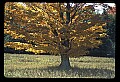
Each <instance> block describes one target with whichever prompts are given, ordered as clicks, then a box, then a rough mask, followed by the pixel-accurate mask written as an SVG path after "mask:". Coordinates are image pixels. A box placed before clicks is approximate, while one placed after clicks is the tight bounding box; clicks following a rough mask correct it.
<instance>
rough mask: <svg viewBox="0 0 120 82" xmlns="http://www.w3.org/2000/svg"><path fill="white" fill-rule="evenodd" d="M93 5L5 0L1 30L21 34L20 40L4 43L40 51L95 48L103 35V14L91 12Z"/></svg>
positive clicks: (77, 52) (84, 51) (70, 51)
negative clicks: (6, 0)
mask: <svg viewBox="0 0 120 82" xmlns="http://www.w3.org/2000/svg"><path fill="white" fill-rule="evenodd" d="M94 12H95V9H94V7H93V5H87V6H85V3H74V5H72V6H71V5H70V3H66V5H65V3H35V2H33V3H29V2H25V3H20V2H7V3H5V11H4V34H9V35H10V36H11V37H12V38H14V39H18V38H22V39H24V40H25V41H26V43H22V42H6V43H5V44H4V46H8V47H11V48H14V49H16V50H25V51H28V52H34V53H35V54H39V53H42V52H49V53H51V54H59V53H60V54H67V55H68V56H80V55H85V54H88V53H89V51H88V49H89V48H98V46H99V45H101V44H102V40H100V39H99V38H103V37H105V36H106V30H105V29H103V26H105V25H106V23H105V21H103V20H102V19H101V17H102V16H103V15H100V14H94Z"/></svg>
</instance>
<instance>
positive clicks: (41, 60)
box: [4, 53, 115, 78]
mask: <svg viewBox="0 0 120 82" xmlns="http://www.w3.org/2000/svg"><path fill="white" fill-rule="evenodd" d="M59 64H60V56H52V55H29V54H8V53H5V54H4V76H5V77H8V78H9V77H10V78H13V77H14V78H114V77H115V59H114V58H105V57H90V56H81V57H79V58H70V64H71V66H72V68H71V69H70V70H68V71H65V70H61V69H58V68H57V67H58V66H59Z"/></svg>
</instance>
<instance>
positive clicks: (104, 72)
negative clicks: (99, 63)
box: [39, 66, 115, 78]
mask: <svg viewBox="0 0 120 82" xmlns="http://www.w3.org/2000/svg"><path fill="white" fill-rule="evenodd" d="M39 70H41V71H47V72H49V73H50V72H58V71H59V72H65V73H66V74H67V75H72V74H73V76H75V75H77V76H79V77H88V78H94V77H95V78H114V77H115V71H113V70H109V69H98V68H79V67H71V68H70V69H68V70H65V69H62V68H60V67H59V66H54V67H53V66H51V67H47V68H42V69H39Z"/></svg>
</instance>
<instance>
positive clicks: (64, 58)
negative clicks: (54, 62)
mask: <svg viewBox="0 0 120 82" xmlns="http://www.w3.org/2000/svg"><path fill="white" fill-rule="evenodd" d="M60 68H61V69H70V68H71V66H70V61H69V56H68V55H67V54H61V64H60Z"/></svg>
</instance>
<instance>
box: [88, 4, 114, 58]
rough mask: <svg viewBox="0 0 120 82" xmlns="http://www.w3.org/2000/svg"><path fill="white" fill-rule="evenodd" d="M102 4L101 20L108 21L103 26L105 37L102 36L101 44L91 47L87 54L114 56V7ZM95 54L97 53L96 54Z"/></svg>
mask: <svg viewBox="0 0 120 82" xmlns="http://www.w3.org/2000/svg"><path fill="white" fill-rule="evenodd" d="M102 5H103V7H104V8H103V10H104V12H103V15H105V16H103V17H102V20H105V21H109V22H107V25H106V26H104V27H103V28H104V29H106V30H107V31H106V33H107V37H105V38H102V42H103V44H102V45H100V46H99V48H93V49H91V51H90V53H89V55H92V56H105V57H115V28H116V25H115V15H116V7H115V6H114V7H111V6H109V5H107V4H102ZM96 54H97V55H96Z"/></svg>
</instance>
